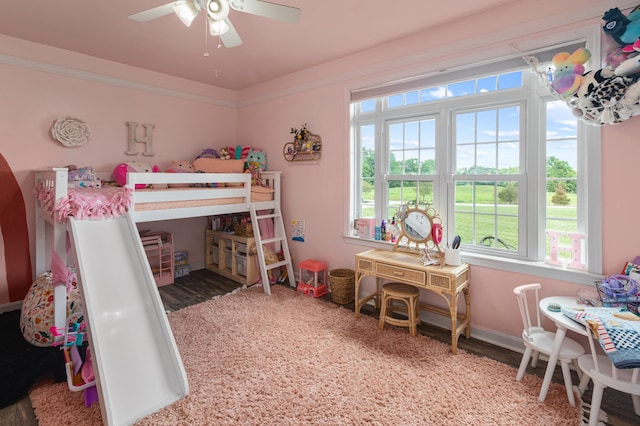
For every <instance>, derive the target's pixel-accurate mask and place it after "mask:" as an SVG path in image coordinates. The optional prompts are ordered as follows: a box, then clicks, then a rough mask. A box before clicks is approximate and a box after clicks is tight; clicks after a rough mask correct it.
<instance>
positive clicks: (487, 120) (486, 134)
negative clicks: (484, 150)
mask: <svg viewBox="0 0 640 426" xmlns="http://www.w3.org/2000/svg"><path fill="white" fill-rule="evenodd" d="M476 116H477V118H476V125H477V130H476V142H493V141H495V140H496V133H497V132H496V126H497V123H496V120H497V119H496V117H497V111H496V110H495V109H491V110H487V111H479V112H477V113H476Z"/></svg>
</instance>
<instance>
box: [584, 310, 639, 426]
mask: <svg viewBox="0 0 640 426" xmlns="http://www.w3.org/2000/svg"><path fill="white" fill-rule="evenodd" d="M580 322H581V323H582V324H583V325H584V326H585V327H587V330H588V329H589V325H588V324H586V322H585V321H582V320H581V321H580ZM587 334H588V335H589V348H590V349H591V353H590V354H586V355H583V356H581V357H580V358H578V366H579V367H580V370H582V373H583V375H582V379H581V380H580V385H579V386H578V390H579V391H580V394H581V395H582V393H583V392H584V391H585V389H586V388H587V385H588V384H589V380H593V392H592V394H591V413H590V414H589V426H595V425H597V424H598V413H599V412H600V404H601V403H602V395H603V393H604V388H612V389H616V390H618V391H620V392H624V393H628V394H630V395H631V400H632V401H633V411H635V413H636V415H637V416H640V368H624V369H622V368H616V367H615V366H614V365H613V363H612V362H611V361H610V360H609V358H608V357H607V356H606V355H598V354H596V348H595V345H594V343H593V340H594V338H593V336H592V333H587Z"/></svg>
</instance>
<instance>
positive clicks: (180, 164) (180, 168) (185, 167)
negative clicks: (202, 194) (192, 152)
mask: <svg viewBox="0 0 640 426" xmlns="http://www.w3.org/2000/svg"><path fill="white" fill-rule="evenodd" d="M194 171H195V170H194V168H193V166H192V165H191V163H190V162H188V161H187V160H180V161H174V162H173V163H172V164H171V166H169V168H168V169H167V170H165V172H166V173H193V172H194ZM187 186H189V184H188V183H172V184H170V185H169V188H182V187H187Z"/></svg>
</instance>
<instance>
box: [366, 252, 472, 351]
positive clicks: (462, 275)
mask: <svg viewBox="0 0 640 426" xmlns="http://www.w3.org/2000/svg"><path fill="white" fill-rule="evenodd" d="M469 275H470V270H469V265H468V264H466V263H463V264H462V265H460V266H444V267H440V266H438V265H429V266H424V265H423V264H422V261H421V260H420V257H419V256H418V255H417V254H413V253H407V252H401V251H389V250H381V249H375V250H369V251H365V252H363V253H359V254H357V255H356V283H355V312H356V318H358V317H359V315H360V309H361V308H362V306H363V305H364V304H365V303H367V302H368V301H370V300H372V299H375V306H376V308H380V288H381V281H383V280H384V281H395V282H402V283H405V284H410V285H412V286H414V287H417V288H419V289H427V290H430V291H433V292H435V293H437V294H439V295H440V296H442V298H443V299H445V300H446V302H447V305H448V307H449V310H448V311H447V310H446V309H442V308H438V307H435V306H429V305H426V304H424V303H420V309H424V310H426V311H429V312H434V313H437V314H440V315H445V316H448V317H450V318H451V352H452V353H454V354H455V353H457V348H458V337H459V336H460V334H462V333H463V332H464V333H465V337H466V338H467V339H469V338H470V337H471V296H470V294H469ZM365 277H375V279H376V291H375V292H374V293H371V294H369V295H366V296H364V297H362V298H361V297H359V289H360V284H361V283H362V280H363V279H364V278H365ZM460 293H462V294H463V295H464V300H465V304H466V310H465V313H464V314H462V313H458V297H459V296H460Z"/></svg>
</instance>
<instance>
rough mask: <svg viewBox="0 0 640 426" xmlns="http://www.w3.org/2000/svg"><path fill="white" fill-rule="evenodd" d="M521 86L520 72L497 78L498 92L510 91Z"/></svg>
mask: <svg viewBox="0 0 640 426" xmlns="http://www.w3.org/2000/svg"><path fill="white" fill-rule="evenodd" d="M521 86H522V71H516V72H512V73H509V74H502V75H501V76H499V77H498V90H505V89H512V88H514V87H521Z"/></svg>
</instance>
